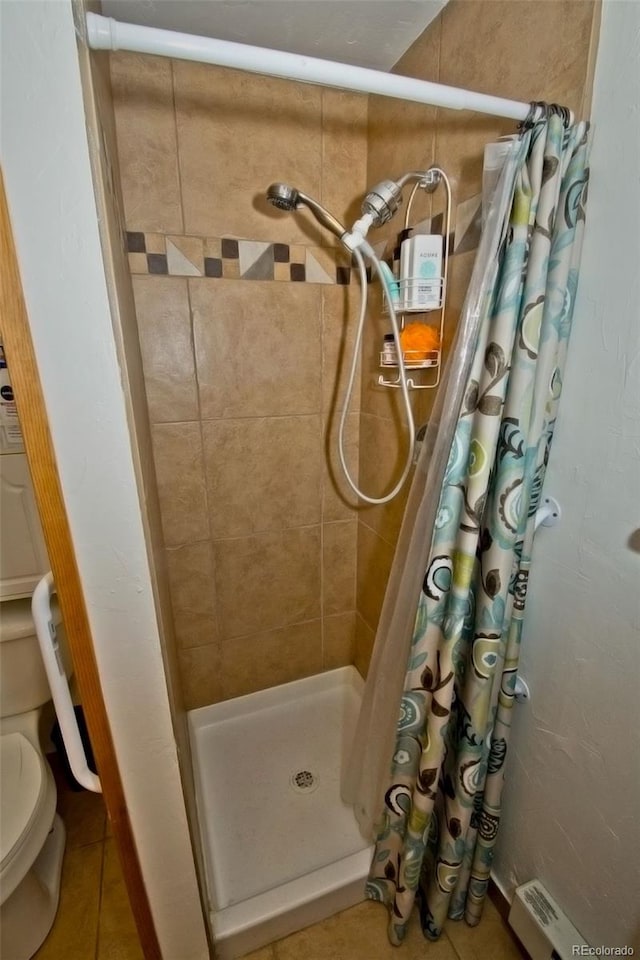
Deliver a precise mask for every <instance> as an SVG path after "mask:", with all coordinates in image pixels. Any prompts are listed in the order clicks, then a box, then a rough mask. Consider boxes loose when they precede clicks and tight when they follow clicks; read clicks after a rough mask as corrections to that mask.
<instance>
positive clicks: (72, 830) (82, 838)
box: [7, 764, 527, 960]
mask: <svg viewBox="0 0 640 960" xmlns="http://www.w3.org/2000/svg"><path fill="white" fill-rule="evenodd" d="M52 766H54V775H55V777H56V783H57V786H58V812H59V813H60V816H61V817H62V819H63V820H64V823H65V827H66V830H67V845H66V849H65V857H64V864H63V868H62V889H61V894H60V907H59V910H58V915H57V917H56V921H55V923H54V925H53V928H52V930H51V933H50V934H49V936H48V937H47V939H46V940H45V942H44V943H43V945H42V946H41V947H40V949H39V950H38V952H37V953H36V954H35V957H34V958H33V960H144V957H143V953H142V949H141V947H140V944H139V941H138V937H137V934H136V929H135V924H134V920H133V916H132V914H131V908H130V906H129V901H128V898H127V893H126V889H125V886H124V881H123V879H122V874H121V871H120V864H119V861H118V855H117V851H116V848H115V841H114V840H113V838H112V837H111V836H110V834H109V827H108V821H107V817H106V812H105V808H104V803H103V800H102V797H101V796H99V795H98V794H92V793H88V792H87V791H82V792H78V793H74V792H73V791H72V790H70V789H69V787H68V786H67V784H66V782H65V780H64V777H63V776H62V774H61V773H60V771H59V769H58V768H57V767H56V766H55V765H54V764H52ZM386 921H387V912H386V910H385V909H384V907H382V906H381V905H380V904H378V903H371V902H368V901H367V902H365V903H361V904H358V906H356V907H352V908H351V909H350V910H345V911H343V912H342V913H339V914H337V915H336V916H334V917H331V918H330V919H329V920H324V921H323V922H322V923H316V924H315V925H314V926H312V927H307V928H306V929H305V930H301V931H299V932H298V933H293V934H291V936H289V937H286V938H285V939H284V940H278V941H277V942H276V943H274V944H271V945H270V946H268V947H264V948H263V949H261V950H257V951H255V952H254V953H251V954H249V955H248V956H247V957H246V960H300V958H301V957H303V958H304V960H521V958H523V957H525V958H526V956H527V954H526V953H524V952H523V951H522V949H521V948H520V947H519V945H518V944H517V942H516V941H515V940H514V938H513V936H512V935H511V933H510V932H509V928H508V927H507V926H506V924H505V923H504V921H503V920H502V917H501V916H500V914H499V913H498V911H497V909H496V907H495V906H494V905H493V903H492V902H491V901H490V900H487V904H486V907H485V911H484V915H483V918H482V921H481V923H480V925H479V926H478V927H476V928H475V929H471V927H468V926H467V925H466V924H465V923H464V922H459V923H456V922H453V921H449V922H448V923H447V925H446V927H445V933H444V934H443V936H442V937H441V939H440V940H439V941H438V942H437V943H428V942H427V941H426V940H425V939H424V937H423V936H422V933H421V931H420V927H419V923H418V921H417V918H416V917H415V916H414V921H413V925H412V927H411V929H410V931H409V935H408V937H407V940H406V941H405V944H404V945H403V947H402V948H401V949H400V950H398V949H397V948H395V947H392V946H391V945H390V944H389V942H388V940H387V934H386ZM7 960H8V958H7ZM176 960H179V958H176Z"/></svg>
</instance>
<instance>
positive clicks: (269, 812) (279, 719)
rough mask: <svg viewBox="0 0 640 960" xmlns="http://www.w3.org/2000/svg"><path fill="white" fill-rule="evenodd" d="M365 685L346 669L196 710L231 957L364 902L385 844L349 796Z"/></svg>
mask: <svg viewBox="0 0 640 960" xmlns="http://www.w3.org/2000/svg"><path fill="white" fill-rule="evenodd" d="M363 686H364V684H363V681H362V678H361V677H360V674H359V673H358V671H357V670H356V669H355V667H352V666H349V667H341V668H339V669H337V670H331V671H328V672H326V673H322V674H318V675H316V676H312V677H308V678H306V679H304V680H296V681H294V682H292V683H287V684H283V685H281V686H278V687H271V688H270V689H267V690H261V691H259V692H258V693H252V694H249V695H248V696H244V697H237V698H236V699H234V700H227V701H225V702H223V703H217V704H214V705H212V706H207V707H201V708H200V709H197V710H192V711H190V713H189V734H190V739H191V747H192V752H193V759H194V770H195V778H196V800H197V808H198V818H199V823H200V832H201V837H202V843H203V847H204V859H205V872H206V886H207V894H208V901H209V910H210V918H211V923H212V929H213V933H214V936H215V941H216V948H217V955H218V956H219V957H220V958H221V960H233V958H234V957H239V956H242V955H243V954H245V953H248V952H249V951H251V950H255V949H257V948H259V947H261V946H264V945H265V944H267V943H271V942H272V941H273V940H277V939H279V938H280V937H284V936H287V935H288V934H289V933H293V932H294V931H295V930H299V929H301V928H302V927H305V926H307V925H309V924H311V923H317V922H318V921H319V920H323V919H325V918H326V917H329V916H331V915H332V914H334V913H336V912H338V911H339V910H344V909H346V908H347V907H350V906H353V905H354V904H356V903H359V902H360V901H361V900H363V899H364V884H365V880H366V877H367V874H368V872H369V865H370V863H371V855H372V851H373V847H370V846H369V845H368V844H367V842H366V841H365V840H364V839H363V838H362V836H361V834H360V831H359V829H358V825H357V823H356V819H355V816H354V813H353V808H352V807H351V806H350V805H348V804H345V803H343V801H342V800H341V798H340V777H341V769H342V765H343V764H344V763H345V762H346V759H347V758H348V756H349V750H350V739H351V735H352V733H353V731H354V729H355V725H356V721H357V719H358V712H359V709H360V700H361V697H362V689H363Z"/></svg>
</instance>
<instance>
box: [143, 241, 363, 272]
mask: <svg viewBox="0 0 640 960" xmlns="http://www.w3.org/2000/svg"><path fill="white" fill-rule="evenodd" d="M127 252H128V255H129V269H130V270H131V273H134V274H145V273H146V274H153V275H156V276H169V277H212V278H214V279H224V280H281V281H284V282H294V283H304V282H306V283H325V284H343V285H346V284H349V283H350V282H351V266H350V263H349V258H348V256H347V254H346V253H342V252H341V251H340V250H338V249H337V248H331V247H307V246H303V245H302V244H288V243H268V242H265V241H260V240H239V239H236V238H233V237H189V236H173V235H167V236H165V235H163V234H158V233H139V232H134V231H127Z"/></svg>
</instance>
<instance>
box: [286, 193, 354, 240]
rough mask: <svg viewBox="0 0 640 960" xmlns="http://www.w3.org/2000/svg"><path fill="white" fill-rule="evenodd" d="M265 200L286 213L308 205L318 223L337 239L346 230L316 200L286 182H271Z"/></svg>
mask: <svg viewBox="0 0 640 960" xmlns="http://www.w3.org/2000/svg"><path fill="white" fill-rule="evenodd" d="M267 200H268V201H269V203H272V204H273V206H274V207H277V208H278V210H286V211H287V213H291V212H292V211H293V210H297V209H298V207H302V206H304V207H308V208H309V210H311V213H312V214H313V215H314V217H315V218H316V220H317V221H318V223H321V224H322V226H323V227H326V228H327V230H330V231H331V233H333V234H335V236H336V237H338V239H340V238H341V237H342V236H343V235H344V234H345V233H346V232H347V228H346V227H344V226H343V225H342V224H341V223H340V222H339V220H336V218H335V217H334V216H333V214H331V213H329V211H328V210H325V208H324V207H323V206H322V205H321V204H319V203H318V201H317V200H314V199H313V198H312V197H308V196H307V195H306V194H305V193H302V192H301V191H300V190H296V189H295V187H290V186H288V184H286V183H272V184H271V186H270V187H268V188H267Z"/></svg>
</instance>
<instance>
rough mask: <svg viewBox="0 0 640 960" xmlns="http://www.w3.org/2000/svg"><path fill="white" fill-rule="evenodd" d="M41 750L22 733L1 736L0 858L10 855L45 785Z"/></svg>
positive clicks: (25, 827) (38, 801)
mask: <svg viewBox="0 0 640 960" xmlns="http://www.w3.org/2000/svg"><path fill="white" fill-rule="evenodd" d="M42 764H43V761H42V759H41V757H40V754H39V753H38V751H37V750H36V748H35V747H34V746H33V744H32V743H30V742H29V741H28V740H27V738H26V737H25V736H23V734H21V733H6V734H3V735H2V736H0V778H1V779H2V790H1V791H0V823H1V824H2V830H0V861H2V862H3V863H4V861H5V860H6V859H7V858H8V857H10V856H11V854H12V852H13V850H14V849H15V848H16V847H17V846H19V844H20V841H21V839H22V837H23V836H24V834H25V832H26V831H27V830H28V829H29V826H30V824H31V821H32V819H33V816H34V814H35V812H36V810H37V809H38V807H39V805H40V798H41V796H42V792H43V790H44V789H45V787H46V781H45V776H44V769H43V765H42Z"/></svg>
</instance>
